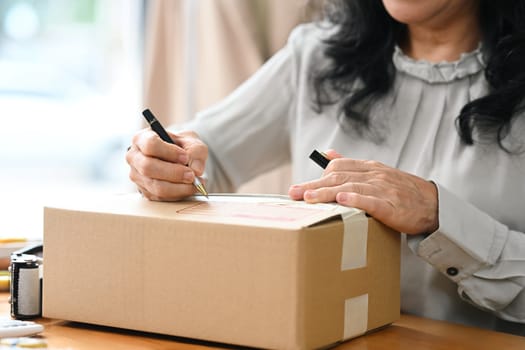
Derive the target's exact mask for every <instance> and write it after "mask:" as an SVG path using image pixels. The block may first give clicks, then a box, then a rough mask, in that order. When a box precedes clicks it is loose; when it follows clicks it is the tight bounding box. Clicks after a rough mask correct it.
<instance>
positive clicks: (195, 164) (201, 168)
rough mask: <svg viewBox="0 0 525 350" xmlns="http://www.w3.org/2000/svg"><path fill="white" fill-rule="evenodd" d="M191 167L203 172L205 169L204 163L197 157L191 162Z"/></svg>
mask: <svg viewBox="0 0 525 350" xmlns="http://www.w3.org/2000/svg"><path fill="white" fill-rule="evenodd" d="M190 168H192V169H193V170H195V172H196V173H198V174H201V173H202V172H203V171H204V163H203V162H201V161H200V160H198V159H196V160H194V161H192V162H191V165H190Z"/></svg>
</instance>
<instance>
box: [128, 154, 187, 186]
mask: <svg viewBox="0 0 525 350" xmlns="http://www.w3.org/2000/svg"><path fill="white" fill-rule="evenodd" d="M126 160H127V161H128V164H129V165H130V168H131V169H132V170H133V171H136V172H137V173H138V174H140V175H141V176H142V177H145V178H151V179H155V180H162V181H168V182H173V183H188V184H191V183H192V182H193V180H194V179H195V174H194V172H193V170H191V169H190V168H188V167H187V166H185V165H182V164H179V163H172V162H166V161H164V160H161V159H158V158H153V157H148V156H145V155H144V154H142V153H141V152H139V151H130V152H128V154H126Z"/></svg>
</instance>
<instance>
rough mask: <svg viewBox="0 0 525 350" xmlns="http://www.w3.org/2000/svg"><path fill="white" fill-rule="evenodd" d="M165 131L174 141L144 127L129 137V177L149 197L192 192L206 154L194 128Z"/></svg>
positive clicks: (166, 198) (163, 198)
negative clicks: (169, 140) (169, 141)
mask: <svg viewBox="0 0 525 350" xmlns="http://www.w3.org/2000/svg"><path fill="white" fill-rule="evenodd" d="M168 134H169V135H170V137H171V138H172V139H173V141H174V142H175V143H176V144H175V145H173V144H170V143H167V142H164V141H162V140H161V138H160V137H159V136H158V135H157V134H156V133H155V132H153V131H152V130H151V129H149V128H147V129H144V130H142V131H140V132H139V133H137V134H136V135H135V136H134V137H133V143H132V145H131V146H130V148H129V150H128V152H127V154H126V161H127V162H128V164H129V166H130V168H131V169H130V173H129V178H130V179H131V180H132V181H133V182H134V183H135V184H136V185H137V187H138V189H139V191H140V192H141V193H142V194H143V195H144V197H146V198H148V199H150V200H156V201H176V200H180V199H182V198H184V197H187V196H190V195H192V194H194V193H195V192H196V188H195V186H193V180H194V179H195V176H201V175H202V173H203V172H204V165H205V163H206V159H207V158H208V147H207V146H206V144H204V143H203V142H202V141H201V140H200V139H199V138H198V136H197V134H195V133H194V132H181V133H179V134H173V133H170V132H168Z"/></svg>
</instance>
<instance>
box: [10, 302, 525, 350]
mask: <svg viewBox="0 0 525 350" xmlns="http://www.w3.org/2000/svg"><path fill="white" fill-rule="evenodd" d="M7 301H8V294H7V293H0V317H6V316H8V315H9V305H8V302H7ZM36 321H37V322H39V323H41V324H43V325H44V326H45V331H44V333H43V334H42V337H44V338H45V339H46V340H47V343H48V349H51V350H65V349H68V350H93V349H111V350H120V349H122V350H124V349H125V350H144V349H159V350H171V349H178V350H194V349H236V348H238V347H233V346H227V345H221V344H215V343H209V342H203V341H197V340H191V339H185V338H178V337H170V336H161V335H153V334H149V333H142V332H135V331H126V330H121V329H114V328H108V327H100V326H90V325H84V324H79V323H74V322H67V321H62V320H53V319H47V318H42V319H38V320H36ZM334 349H336V350H398V349H403V350H411V349H418V350H419V349H428V350H434V349H435V350H454V349H472V350H485V349H486V350H500V349H502V350H503V349H505V350H514V349H515V350H525V337H519V336H513V335H509V334H505V333H498V332H491V331H487V330H483V329H478V328H473V327H466V326H461V325H456V324H452V323H447V322H441V321H434V320H429V319H424V318H420V317H415V316H410V315H402V316H401V319H400V320H399V321H397V322H395V323H394V324H393V325H391V326H388V327H386V328H384V329H382V330H380V331H377V332H375V333H371V334H367V335H365V336H361V337H359V338H356V339H353V340H351V341H348V342H346V343H343V344H341V345H339V346H337V347H336V348H334Z"/></svg>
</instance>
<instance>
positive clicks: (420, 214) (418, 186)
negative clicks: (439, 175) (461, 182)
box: [289, 151, 439, 234]
mask: <svg viewBox="0 0 525 350" xmlns="http://www.w3.org/2000/svg"><path fill="white" fill-rule="evenodd" d="M328 155H329V158H331V159H332V160H331V161H330V163H329V164H328V166H327V167H326V169H325V171H324V173H323V176H322V177H321V178H320V179H318V180H314V181H310V182H305V183H302V184H298V185H293V186H291V187H290V190H289V195H290V197H291V198H292V199H295V200H301V199H304V200H305V201H306V202H308V203H319V202H334V201H336V202H338V203H339V204H342V205H345V206H349V207H354V208H359V209H362V210H364V211H366V212H367V213H368V214H370V215H371V216H372V217H374V218H375V219H377V220H378V221H381V222H382V223H384V224H385V225H387V226H389V227H391V228H392V229H394V230H397V231H400V232H404V233H407V234H422V233H431V232H434V231H435V230H437V229H438V227H439V220H438V196H437V188H436V186H435V184H434V183H432V182H430V181H427V180H424V179H422V178H420V177H417V176H414V175H411V174H408V173H405V172H403V171H401V170H398V169H394V168H391V167H388V166H386V165H384V164H381V163H379V162H375V161H363V160H355V159H350V158H341V156H340V155H338V154H337V153H335V152H333V151H331V152H329V153H328ZM334 158H335V159H334Z"/></svg>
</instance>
